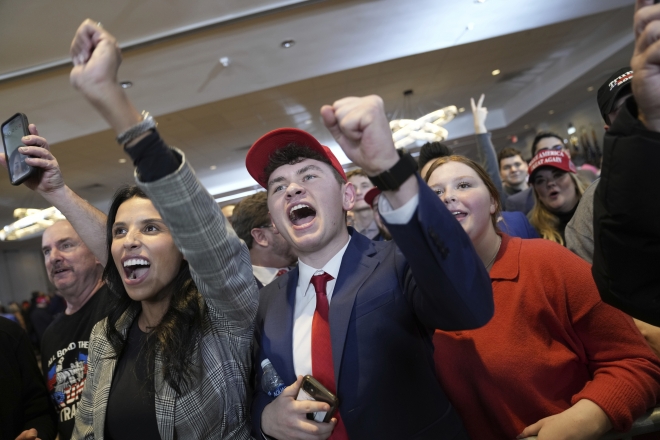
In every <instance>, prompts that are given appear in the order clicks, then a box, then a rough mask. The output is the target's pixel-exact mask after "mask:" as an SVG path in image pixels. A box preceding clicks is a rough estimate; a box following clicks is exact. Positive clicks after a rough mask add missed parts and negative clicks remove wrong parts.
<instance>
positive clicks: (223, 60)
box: [218, 57, 231, 67]
mask: <svg viewBox="0 0 660 440" xmlns="http://www.w3.org/2000/svg"><path fill="white" fill-rule="evenodd" d="M218 61H219V62H220V64H222V65H223V66H224V67H227V66H229V63H230V62H231V60H230V59H229V57H221V58H220V59H219V60H218Z"/></svg>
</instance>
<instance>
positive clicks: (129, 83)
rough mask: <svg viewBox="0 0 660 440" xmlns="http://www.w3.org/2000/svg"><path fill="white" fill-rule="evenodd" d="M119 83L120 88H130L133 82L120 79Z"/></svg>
mask: <svg viewBox="0 0 660 440" xmlns="http://www.w3.org/2000/svg"><path fill="white" fill-rule="evenodd" d="M119 85H120V86H121V88H122V89H130V88H131V87H133V83H132V82H130V81H122V82H120V83H119Z"/></svg>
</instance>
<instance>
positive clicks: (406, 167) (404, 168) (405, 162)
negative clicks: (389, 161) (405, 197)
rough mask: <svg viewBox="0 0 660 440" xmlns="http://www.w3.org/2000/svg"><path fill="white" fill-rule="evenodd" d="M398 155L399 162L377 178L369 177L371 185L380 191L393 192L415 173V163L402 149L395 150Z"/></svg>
mask: <svg viewBox="0 0 660 440" xmlns="http://www.w3.org/2000/svg"><path fill="white" fill-rule="evenodd" d="M396 152H397V153H399V157H400V159H399V161H398V162H397V163H396V164H394V166H393V167H392V168H390V169H389V170H387V171H383V172H382V173H380V174H378V175H377V176H373V177H369V180H371V183H373V184H374V185H376V186H377V187H378V189H380V190H381V191H394V190H396V189H399V187H400V186H401V185H402V184H403V182H405V181H406V180H408V177H410V176H412V175H413V174H415V172H416V171H417V161H415V159H414V158H413V157H412V156H411V155H410V154H408V153H407V152H406V151H405V150H404V149H403V148H401V149H398V150H396Z"/></svg>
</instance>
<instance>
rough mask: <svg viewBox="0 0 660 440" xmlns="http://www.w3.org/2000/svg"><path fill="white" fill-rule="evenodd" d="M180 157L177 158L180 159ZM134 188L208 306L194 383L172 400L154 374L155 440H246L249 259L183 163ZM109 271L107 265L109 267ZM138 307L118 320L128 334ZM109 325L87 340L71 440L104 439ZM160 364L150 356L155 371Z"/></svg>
mask: <svg viewBox="0 0 660 440" xmlns="http://www.w3.org/2000/svg"><path fill="white" fill-rule="evenodd" d="M178 153H179V154H181V156H182V157H183V153H181V152H178ZM136 180H137V181H138V182H137V183H138V185H139V186H140V188H142V189H143V190H144V191H145V192H146V193H147V194H148V195H149V197H150V198H151V200H152V202H153V203H154V205H155V206H156V208H157V209H158V211H159V212H160V214H161V216H162V218H163V220H164V221H165V223H166V224H167V226H168V227H169V228H170V230H171V231H172V235H173V237H174V241H175V243H176V245H177V247H178V248H179V249H180V250H181V252H182V253H183V255H184V257H185V258H186V260H188V263H189V265H190V272H191V274H192V278H193V279H194V281H195V283H196V284H197V288H198V289H199V292H200V293H201V296H200V302H202V303H205V305H206V310H207V311H206V314H205V317H204V323H203V333H202V337H201V340H200V342H199V344H197V346H196V348H195V356H196V357H197V358H198V359H197V364H198V365H200V366H201V369H200V372H199V377H198V379H197V381H196V382H195V383H194V384H193V385H191V386H190V387H188V388H187V389H184V390H183V393H182V395H181V396H179V397H177V396H176V393H175V392H174V390H172V388H170V387H169V385H168V384H167V382H165V381H164V380H163V378H162V376H161V375H159V374H158V373H157V374H156V378H155V388H156V420H157V422H158V430H159V431H160V435H161V438H163V439H165V440H171V439H176V438H179V439H249V438H250V424H249V414H250V405H249V401H248V396H250V393H249V392H248V387H249V378H250V368H251V350H252V337H253V330H254V318H255V315H256V312H257V305H258V295H259V293H258V290H257V284H256V283H255V281H254V276H253V275H252V265H251V263H250V254H249V252H248V249H247V247H246V246H245V243H243V242H242V241H241V240H239V238H238V237H237V236H236V233H235V232H234V230H233V229H232V228H231V226H229V223H228V222H227V221H226V220H225V218H224V216H223V215H222V213H221V212H220V209H219V208H218V205H217V204H216V202H215V200H213V198H212V197H211V196H210V195H209V193H208V192H207V191H206V190H205V189H204V187H203V186H202V185H201V184H200V183H199V181H198V180H197V178H196V177H195V174H194V172H193V171H192V169H191V168H190V166H189V165H187V164H186V161H185V157H183V161H182V164H181V167H180V168H179V169H178V170H177V171H176V172H174V173H173V174H170V175H168V176H166V177H164V178H162V179H159V180H157V181H155V182H149V183H142V182H140V181H139V180H138V179H137V178H136ZM108 264H112V261H110V262H108ZM138 310H139V307H138V306H137V305H136V307H133V308H129V309H128V310H127V311H126V313H124V314H123V315H122V317H121V318H120V319H119V321H118V328H119V329H120V331H121V332H122V333H123V334H124V335H126V334H127V332H128V330H129V328H130V326H131V323H132V322H133V319H134V318H135V317H136V316H137V313H138ZM106 325H107V319H106V320H103V321H101V322H99V323H98V324H96V326H95V327H94V329H93V330H92V335H91V337H90V341H89V361H88V371H87V381H86V383H85V388H84V390H83V394H82V398H81V400H80V403H79V404H78V409H77V411H76V425H75V429H74V432H73V437H72V438H73V439H103V437H104V431H105V416H106V406H107V403H108V396H109V391H110V386H111V384H112V376H113V373H114V369H115V365H116V362H117V361H116V360H114V359H110V357H111V356H112V355H113V354H114V353H113V350H112V348H111V346H110V344H109V342H108V340H107V339H106V338H105V336H104V334H105V327H106ZM161 363H162V358H161V357H160V356H159V354H157V355H156V371H157V372H158V371H160V365H161Z"/></svg>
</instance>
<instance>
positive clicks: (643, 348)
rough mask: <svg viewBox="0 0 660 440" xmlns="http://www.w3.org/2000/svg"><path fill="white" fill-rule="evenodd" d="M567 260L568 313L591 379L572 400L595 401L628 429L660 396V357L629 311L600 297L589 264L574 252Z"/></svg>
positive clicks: (620, 428) (615, 425)
mask: <svg viewBox="0 0 660 440" xmlns="http://www.w3.org/2000/svg"><path fill="white" fill-rule="evenodd" d="M566 254H570V252H566ZM573 257H574V258H573ZM563 260H564V264H562V267H563V268H564V270H565V272H566V277H567V278H566V279H565V282H566V283H567V285H566V291H567V292H569V294H568V295H567V298H566V302H567V307H568V313H569V318H570V320H571V322H572V325H573V329H574V331H575V334H576V335H577V337H578V338H579V339H580V341H581V343H582V346H583V347H584V350H585V354H586V357H587V362H588V368H589V371H590V372H591V375H592V378H593V379H592V380H591V381H589V382H587V384H586V385H585V387H584V388H583V389H582V390H581V391H580V392H579V393H577V394H576V395H575V396H573V398H572V399H571V404H575V403H576V402H577V401H579V400H581V399H588V400H591V401H592V402H594V403H596V404H597V405H598V406H599V407H600V408H601V409H603V411H605V413H606V414H607V416H608V417H609V419H610V421H611V422H612V426H613V428H614V429H615V430H616V431H627V430H629V429H630V428H631V425H632V422H633V421H634V420H635V419H636V418H638V417H640V416H641V415H642V414H644V412H645V411H646V410H647V409H648V408H650V407H653V406H654V405H655V404H656V402H657V401H658V397H659V396H660V359H658V357H657V356H656V355H655V354H654V353H653V352H652V351H651V349H650V348H649V346H648V344H647V343H646V341H645V340H644V338H643V336H642V334H641V333H640V332H639V330H638V329H637V327H636V326H635V324H634V322H633V320H632V319H631V318H630V317H629V316H627V315H625V314H624V313H623V312H621V311H619V310H617V309H615V308H613V307H611V306H609V305H607V304H605V303H604V302H602V301H601V299H600V296H599V294H598V291H597V289H596V285H595V283H594V281H593V278H592V276H591V271H590V266H589V264H587V263H586V262H584V261H582V260H581V259H580V258H578V257H577V256H574V255H571V256H567V257H564V258H563ZM567 260H568V261H567Z"/></svg>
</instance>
